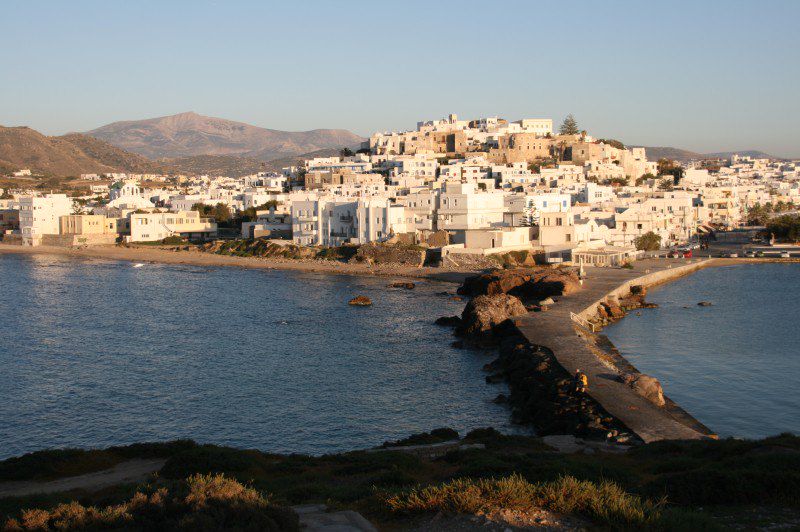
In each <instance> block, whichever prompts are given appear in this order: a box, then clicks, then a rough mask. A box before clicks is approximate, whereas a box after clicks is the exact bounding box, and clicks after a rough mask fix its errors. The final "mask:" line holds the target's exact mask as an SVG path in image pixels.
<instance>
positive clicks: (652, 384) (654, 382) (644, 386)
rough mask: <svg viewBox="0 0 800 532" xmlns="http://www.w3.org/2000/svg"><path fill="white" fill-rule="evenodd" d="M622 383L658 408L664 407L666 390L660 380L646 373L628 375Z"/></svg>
mask: <svg viewBox="0 0 800 532" xmlns="http://www.w3.org/2000/svg"><path fill="white" fill-rule="evenodd" d="M622 382H624V383H625V384H627V385H628V386H630V387H631V388H632V389H633V391H635V392H636V393H638V394H639V395H641V396H642V397H644V398H645V399H647V400H648V401H650V402H651V403H653V404H654V405H656V406H664V405H665V404H666V402H665V401H664V390H663V389H662V388H661V383H660V382H658V379H656V378H655V377H651V376H650V375H645V374H644V373H628V374H625V375H623V376H622Z"/></svg>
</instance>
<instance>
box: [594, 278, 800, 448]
mask: <svg viewBox="0 0 800 532" xmlns="http://www.w3.org/2000/svg"><path fill="white" fill-rule="evenodd" d="M647 299H648V301H652V302H653V303H657V304H658V308H655V309H642V310H640V311H635V312H632V313H629V314H628V316H627V317H625V318H624V319H623V320H621V321H619V322H617V323H616V324H614V325H611V326H610V327H608V328H607V329H606V330H605V331H604V333H605V334H606V335H607V336H608V337H609V339H610V340H611V341H612V342H613V343H614V345H616V347H617V348H618V349H619V350H620V352H621V354H622V355H623V356H624V357H625V358H627V359H628V361H630V362H631V363H632V364H633V365H634V366H636V367H637V368H638V369H639V370H640V371H642V372H643V373H647V374H650V375H653V376H655V377H657V378H658V379H659V380H660V381H661V383H662V385H663V387H664V392H665V393H666V395H668V396H669V397H670V398H671V399H672V400H674V401H675V402H677V403H678V404H679V405H680V406H681V407H683V408H684V410H686V411H688V412H689V413H690V414H692V415H693V416H694V417H696V418H697V419H698V420H700V421H701V422H703V423H704V424H705V425H706V426H708V427H709V428H710V429H711V430H713V431H714V432H716V433H717V434H719V435H720V436H722V437H735V438H762V437H766V436H771V435H775V434H779V433H782V432H793V433H795V434H800V264H791V263H789V264H782V263H771V264H742V265H736V266H726V267H716V268H707V269H704V270H700V271H698V272H696V273H693V274H691V275H689V276H687V277H684V278H682V279H679V280H677V281H675V282H672V283H670V284H666V285H662V286H660V287H657V288H654V289H651V290H650V291H649V293H648V297H647ZM701 301H706V302H709V303H711V306H698V303H699V302H701Z"/></svg>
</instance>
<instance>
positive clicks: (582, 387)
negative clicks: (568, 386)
mask: <svg viewBox="0 0 800 532" xmlns="http://www.w3.org/2000/svg"><path fill="white" fill-rule="evenodd" d="M572 382H573V383H574V384H575V391H576V392H578V393H585V392H586V388H588V387H589V377H587V376H586V374H585V373H583V372H582V371H581V370H579V369H578V370H575V376H574V377H573V378H572Z"/></svg>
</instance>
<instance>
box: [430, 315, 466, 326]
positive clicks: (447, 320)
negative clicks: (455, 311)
mask: <svg viewBox="0 0 800 532" xmlns="http://www.w3.org/2000/svg"><path fill="white" fill-rule="evenodd" d="M434 323H435V324H436V325H442V326H444V327H458V326H459V325H461V318H459V317H458V316H442V317H441V318H437V319H436V321H435V322H434Z"/></svg>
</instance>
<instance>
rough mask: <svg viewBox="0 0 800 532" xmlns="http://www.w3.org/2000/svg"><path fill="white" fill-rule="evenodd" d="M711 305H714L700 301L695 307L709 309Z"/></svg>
mask: <svg viewBox="0 0 800 532" xmlns="http://www.w3.org/2000/svg"><path fill="white" fill-rule="evenodd" d="M713 304H714V303H712V302H711V301H701V302H699V303H698V304H697V306H698V307H710V306H712V305H713Z"/></svg>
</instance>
